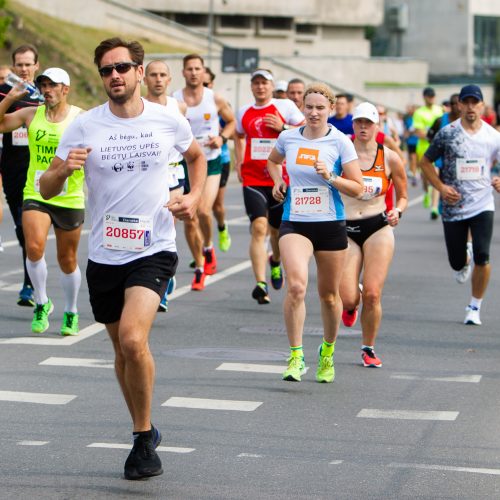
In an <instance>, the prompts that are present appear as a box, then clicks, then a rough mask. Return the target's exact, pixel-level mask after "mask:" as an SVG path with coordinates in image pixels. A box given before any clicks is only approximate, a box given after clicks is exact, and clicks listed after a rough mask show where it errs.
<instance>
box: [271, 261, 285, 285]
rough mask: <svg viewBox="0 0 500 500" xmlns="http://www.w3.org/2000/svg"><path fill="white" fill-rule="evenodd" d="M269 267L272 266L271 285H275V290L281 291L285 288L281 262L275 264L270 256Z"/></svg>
mask: <svg viewBox="0 0 500 500" xmlns="http://www.w3.org/2000/svg"><path fill="white" fill-rule="evenodd" d="M269 265H270V266H271V285H273V288H274V289H275V290H280V289H281V288H282V287H283V271H282V270H281V262H273V259H272V256H270V257H269Z"/></svg>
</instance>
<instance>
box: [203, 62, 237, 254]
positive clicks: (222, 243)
mask: <svg viewBox="0 0 500 500" xmlns="http://www.w3.org/2000/svg"><path fill="white" fill-rule="evenodd" d="M214 80H215V74H214V73H213V72H212V70H211V69H210V68H208V67H206V66H205V74H204V76H203V85H204V86H205V87H207V88H209V89H212V88H213V86H214ZM219 124H220V128H221V130H223V129H224V127H225V126H226V123H225V122H224V120H223V119H222V117H220V116H219ZM220 156H221V163H222V170H221V173H220V182H219V191H218V192H217V197H216V198H215V201H214V204H213V207H212V211H213V213H214V217H215V220H216V221H217V229H218V232H219V248H220V251H221V252H227V251H228V250H229V249H230V248H231V235H230V234H229V227H228V224H227V221H226V207H225V206H224V196H225V194H226V184H227V181H228V179H229V173H230V171H231V154H230V152H229V148H228V145H227V140H225V141H223V144H222V147H221V154H220Z"/></svg>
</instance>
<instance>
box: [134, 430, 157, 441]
mask: <svg viewBox="0 0 500 500" xmlns="http://www.w3.org/2000/svg"><path fill="white" fill-rule="evenodd" d="M152 430H153V429H152V428H151V429H150V430H149V431H140V432H133V433H132V436H133V437H134V439H137V438H138V437H143V438H149V437H153V432H152Z"/></svg>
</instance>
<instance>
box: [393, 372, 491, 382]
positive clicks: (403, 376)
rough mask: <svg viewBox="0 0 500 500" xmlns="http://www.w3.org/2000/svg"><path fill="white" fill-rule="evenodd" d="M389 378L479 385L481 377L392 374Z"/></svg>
mask: <svg viewBox="0 0 500 500" xmlns="http://www.w3.org/2000/svg"><path fill="white" fill-rule="evenodd" d="M391 378H396V379H399V380H432V381H435V382H464V383H470V384H479V382H481V378H482V375H446V376H444V375H443V376H439V377H438V376H435V377H429V376H422V375H418V374H416V373H393V374H392V375H391Z"/></svg>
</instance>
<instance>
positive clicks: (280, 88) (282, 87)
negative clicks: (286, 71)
mask: <svg viewBox="0 0 500 500" xmlns="http://www.w3.org/2000/svg"><path fill="white" fill-rule="evenodd" d="M274 90H276V91H277V92H286V91H287V90H288V82H287V81H286V80H278V81H277V82H276V83H275V85H274Z"/></svg>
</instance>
